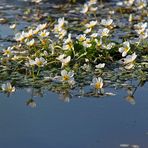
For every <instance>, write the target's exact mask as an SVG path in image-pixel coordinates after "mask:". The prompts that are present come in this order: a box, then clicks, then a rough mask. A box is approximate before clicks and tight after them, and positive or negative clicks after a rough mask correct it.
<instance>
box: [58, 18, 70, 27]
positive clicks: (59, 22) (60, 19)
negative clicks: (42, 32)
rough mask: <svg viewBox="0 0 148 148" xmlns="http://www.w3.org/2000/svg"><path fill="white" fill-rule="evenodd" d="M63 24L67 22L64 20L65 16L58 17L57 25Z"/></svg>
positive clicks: (61, 25) (62, 25)
mask: <svg viewBox="0 0 148 148" xmlns="http://www.w3.org/2000/svg"><path fill="white" fill-rule="evenodd" d="M65 24H68V22H67V21H65V18H64V17H62V18H59V19H58V25H59V26H60V27H64V25H65Z"/></svg>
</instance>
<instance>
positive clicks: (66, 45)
mask: <svg viewBox="0 0 148 148" xmlns="http://www.w3.org/2000/svg"><path fill="white" fill-rule="evenodd" d="M70 49H74V46H73V41H72V39H71V34H68V38H67V39H65V40H64V45H63V50H70Z"/></svg>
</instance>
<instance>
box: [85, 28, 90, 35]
mask: <svg viewBox="0 0 148 148" xmlns="http://www.w3.org/2000/svg"><path fill="white" fill-rule="evenodd" d="M91 31H92V28H88V29H86V30H85V31H84V33H85V34H88V33H90V32H91Z"/></svg>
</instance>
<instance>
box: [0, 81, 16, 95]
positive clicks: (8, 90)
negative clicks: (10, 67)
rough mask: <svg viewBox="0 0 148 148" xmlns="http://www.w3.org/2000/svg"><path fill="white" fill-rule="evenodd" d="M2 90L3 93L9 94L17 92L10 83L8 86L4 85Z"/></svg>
mask: <svg viewBox="0 0 148 148" xmlns="http://www.w3.org/2000/svg"><path fill="white" fill-rule="evenodd" d="M1 88H2V91H4V92H8V93H11V92H15V87H14V86H13V87H12V85H11V83H10V82H7V83H6V84H2V86H1Z"/></svg>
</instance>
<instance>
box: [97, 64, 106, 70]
mask: <svg viewBox="0 0 148 148" xmlns="http://www.w3.org/2000/svg"><path fill="white" fill-rule="evenodd" d="M95 67H96V68H97V69H101V68H104V67H105V63H100V64H98V65H96V66H95Z"/></svg>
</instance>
